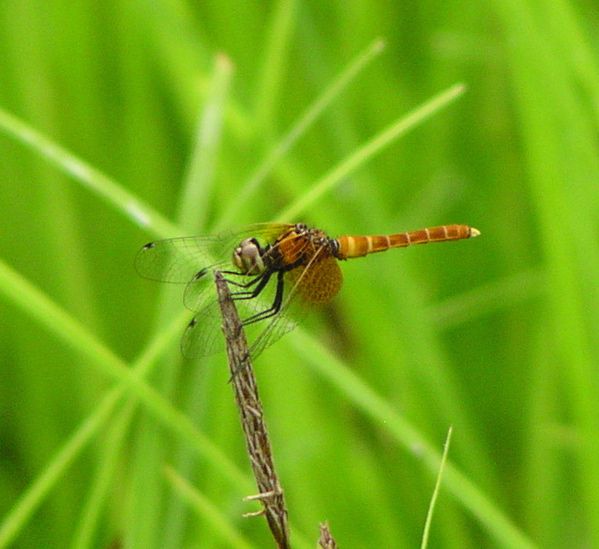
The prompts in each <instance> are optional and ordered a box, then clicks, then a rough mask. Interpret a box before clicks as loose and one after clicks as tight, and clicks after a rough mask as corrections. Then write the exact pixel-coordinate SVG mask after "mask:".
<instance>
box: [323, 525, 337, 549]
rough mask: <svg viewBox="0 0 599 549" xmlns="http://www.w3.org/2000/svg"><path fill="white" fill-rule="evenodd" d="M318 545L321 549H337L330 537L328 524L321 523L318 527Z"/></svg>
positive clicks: (333, 539)
mask: <svg viewBox="0 0 599 549" xmlns="http://www.w3.org/2000/svg"><path fill="white" fill-rule="evenodd" d="M318 545H319V546H320V547H322V549H337V547H338V546H337V542H336V541H335V538H333V536H332V535H331V531H330V530H329V523H328V522H323V523H322V524H321V525H320V538H319V539H318Z"/></svg>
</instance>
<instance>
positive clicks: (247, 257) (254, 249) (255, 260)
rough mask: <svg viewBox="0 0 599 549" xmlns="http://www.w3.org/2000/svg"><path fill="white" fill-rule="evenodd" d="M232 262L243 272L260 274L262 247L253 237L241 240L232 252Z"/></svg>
mask: <svg viewBox="0 0 599 549" xmlns="http://www.w3.org/2000/svg"><path fill="white" fill-rule="evenodd" d="M233 263H234V264H235V266H236V267H237V268H238V269H239V270H240V271H241V272H242V273H244V274H260V273H261V272H262V271H264V261H263V259H262V249H261V248H260V244H258V241H257V240H256V239H255V238H246V239H245V240H242V241H241V243H240V244H239V246H237V248H235V251H234V252H233Z"/></svg>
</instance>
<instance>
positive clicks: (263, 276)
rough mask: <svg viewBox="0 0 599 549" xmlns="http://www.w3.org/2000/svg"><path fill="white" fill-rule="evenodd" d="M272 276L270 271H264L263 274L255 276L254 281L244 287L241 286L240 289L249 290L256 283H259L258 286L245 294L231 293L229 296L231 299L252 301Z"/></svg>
mask: <svg viewBox="0 0 599 549" xmlns="http://www.w3.org/2000/svg"><path fill="white" fill-rule="evenodd" d="M271 276H272V271H270V272H269V271H264V274H261V275H259V276H257V277H256V278H255V279H254V280H252V281H251V282H250V283H248V284H246V285H241V287H242V288H249V287H251V286H252V285H253V284H255V283H256V282H259V283H258V285H257V286H256V287H255V288H254V289H253V290H248V291H246V292H233V293H232V294H231V295H232V297H233V299H253V298H254V297H256V296H258V295H260V292H261V291H262V290H263V289H264V287H265V286H266V285H267V284H268V281H269V280H270V277H271Z"/></svg>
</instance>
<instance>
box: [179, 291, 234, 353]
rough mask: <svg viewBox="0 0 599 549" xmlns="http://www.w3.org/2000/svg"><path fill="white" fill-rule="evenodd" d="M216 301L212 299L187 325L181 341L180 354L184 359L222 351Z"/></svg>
mask: <svg viewBox="0 0 599 549" xmlns="http://www.w3.org/2000/svg"><path fill="white" fill-rule="evenodd" d="M220 325H221V317H220V307H219V304H218V299H217V298H216V297H213V299H212V300H211V301H209V302H208V303H207V304H206V305H205V306H204V307H203V308H202V309H201V310H200V311H199V312H198V314H197V315H196V316H194V317H193V319H192V320H191V322H190V323H189V324H188V325H187V328H186V329H185V332H184V334H183V337H182V339H181V353H182V354H183V356H184V357H185V358H199V357H203V356H208V355H212V354H214V353H218V352H220V351H224V348H225V347H224V340H223V337H222V331H221V328H220Z"/></svg>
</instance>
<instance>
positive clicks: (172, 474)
mask: <svg viewBox="0 0 599 549" xmlns="http://www.w3.org/2000/svg"><path fill="white" fill-rule="evenodd" d="M164 472H165V475H166V478H167V480H168V482H169V483H170V484H171V486H172V487H173V488H174V489H175V491H176V493H177V494H178V495H179V497H180V498H182V499H183V500H184V501H185V502H186V503H187V504H188V505H189V507H191V508H192V509H193V510H194V511H195V512H196V514H197V515H198V516H199V517H201V518H204V519H208V522H209V524H211V525H212V528H213V531H214V532H215V533H216V534H218V537H219V538H220V539H221V541H222V543H224V544H225V545H226V546H227V547H238V548H240V549H245V548H250V547H255V546H254V545H253V544H251V543H250V542H249V541H248V540H247V539H245V538H244V537H243V536H242V535H241V534H240V533H239V532H238V531H237V530H235V529H234V528H233V527H232V526H231V524H230V522H229V520H228V519H227V518H226V517H225V516H223V514H222V513H221V512H220V511H219V510H218V509H217V508H216V507H215V506H214V505H213V504H212V502H211V501H210V500H209V499H208V498H207V497H205V496H204V495H203V494H202V493H201V492H200V491H199V490H197V489H195V488H194V487H193V486H191V485H190V484H189V483H188V482H187V481H186V480H185V479H184V478H183V477H182V476H180V475H179V474H178V473H177V472H176V471H175V469H173V468H172V467H169V466H166V468H165V470H164Z"/></svg>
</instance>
